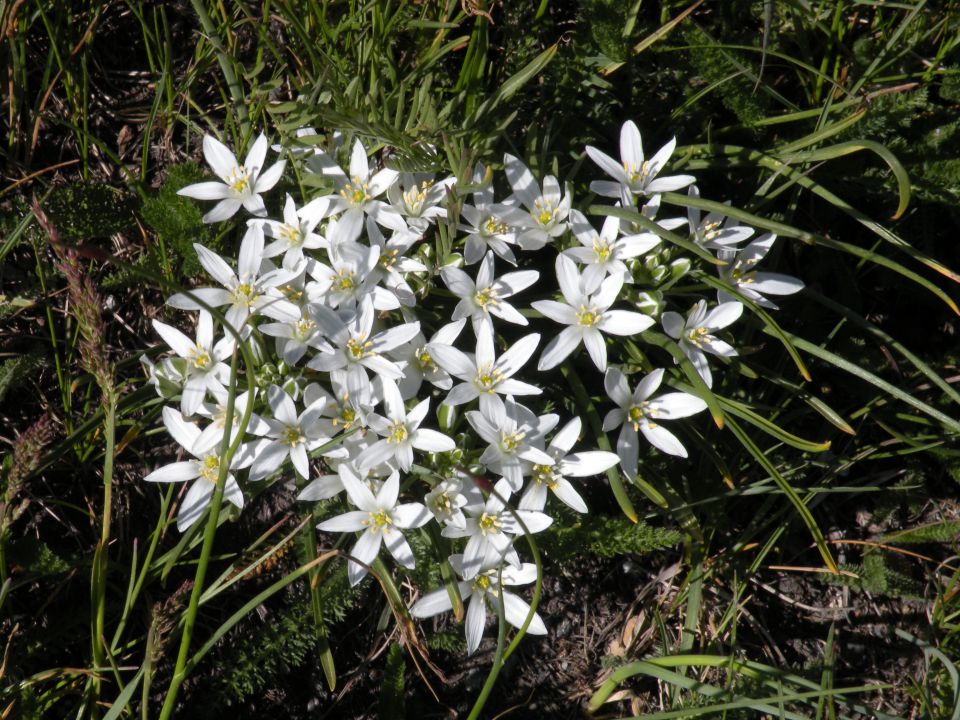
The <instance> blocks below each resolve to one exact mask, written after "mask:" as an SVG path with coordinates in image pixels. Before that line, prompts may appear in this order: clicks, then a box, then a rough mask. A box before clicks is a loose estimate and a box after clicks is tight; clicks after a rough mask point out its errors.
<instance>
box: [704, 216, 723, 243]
mask: <svg viewBox="0 0 960 720" xmlns="http://www.w3.org/2000/svg"><path fill="white" fill-rule="evenodd" d="M700 232H701V234H702V235H703V239H704V240H713V239H714V238H715V237H716V236H717V235H719V234H720V223H719V222H718V221H717V220H711V221H710V222H705V223H703V225H701V230H700Z"/></svg>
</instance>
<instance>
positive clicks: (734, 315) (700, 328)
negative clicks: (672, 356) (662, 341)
mask: <svg viewBox="0 0 960 720" xmlns="http://www.w3.org/2000/svg"><path fill="white" fill-rule="evenodd" d="M742 314H743V305H742V304H740V303H738V302H725V303H721V304H720V305H717V306H716V307H715V308H713V309H712V310H710V311H708V310H707V301H706V300H700V301H699V302H698V303H697V304H696V305H694V306H693V309H691V310H690V315H689V316H688V317H687V318H686V320H684V318H683V316H682V315H681V314H680V313H676V312H672V311H670V312H665V313H664V314H663V316H662V317H661V318H660V322H661V323H662V324H663V329H664V330H666V332H667V335H669V336H670V337H672V338H673V339H674V340H676V341H677V343H678V344H679V345H680V349H681V350H683V354H684V355H686V356H687V357H688V358H689V359H690V362H692V363H693V366H694V367H695V368H696V369H697V372H698V373H699V374H700V377H701V378H703V382H705V383H706V384H707V387H712V386H713V375H712V374H711V372H710V364H709V363H708V362H707V355H706V353H710V354H711V355H718V356H720V357H734V356H735V355H736V354H737V351H736V350H735V349H734V348H733V346H731V345H730V344H729V343H727V342H725V341H723V340H721V339H720V338H718V337H716V336H715V335H714V334H713V333H714V331H716V330H721V329H723V328H725V327H727V326H728V325H732V324H733V323H734V322H736V321H737V320H738V319H739V317H740V316H741V315H742Z"/></svg>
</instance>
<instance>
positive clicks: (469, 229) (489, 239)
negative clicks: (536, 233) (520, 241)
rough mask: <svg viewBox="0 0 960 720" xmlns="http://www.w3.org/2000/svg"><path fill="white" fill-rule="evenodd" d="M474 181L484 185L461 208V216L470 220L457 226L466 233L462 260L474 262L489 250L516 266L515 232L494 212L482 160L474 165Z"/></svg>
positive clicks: (490, 184)
mask: <svg viewBox="0 0 960 720" xmlns="http://www.w3.org/2000/svg"><path fill="white" fill-rule="evenodd" d="M473 184H474V185H482V186H483V187H481V188H480V189H479V190H477V191H476V192H474V193H473V205H464V206H463V207H462V208H461V209H460V216H461V217H462V218H464V219H465V220H466V221H467V222H468V223H469V225H464V224H460V225H458V229H459V230H462V231H463V232H465V233H467V239H466V243H465V245H464V248H463V261H464V263H466V264H467V265H473V264H474V263H475V262H479V261H480V260H481V259H482V258H483V256H484V255H485V254H486V252H487V249H490V250H493V252H495V253H496V254H497V255H499V256H500V257H502V258H503V259H504V260H506V261H507V262H508V263H510V264H511V265H516V264H517V258H516V256H515V255H514V254H513V250H511V249H510V245H515V244H516V242H517V233H516V232H515V230H514V229H513V228H511V227H510V226H509V225H507V223H505V222H504V221H503V220H502V219H501V218H500V217H499V216H498V215H497V212H498V206H497V205H495V204H494V202H493V186H492V183H491V182H490V179H489V178H488V177H487V171H486V168H485V167H484V166H483V163H477V166H476V168H474V171H473Z"/></svg>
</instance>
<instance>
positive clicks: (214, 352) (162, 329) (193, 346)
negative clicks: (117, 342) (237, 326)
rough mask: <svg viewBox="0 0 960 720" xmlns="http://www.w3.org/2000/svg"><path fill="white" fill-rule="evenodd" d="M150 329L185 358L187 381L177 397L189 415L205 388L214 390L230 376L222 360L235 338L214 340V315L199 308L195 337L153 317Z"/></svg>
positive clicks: (181, 406)
mask: <svg viewBox="0 0 960 720" xmlns="http://www.w3.org/2000/svg"><path fill="white" fill-rule="evenodd" d="M153 329H154V330H156V331H157V334H158V335H159V336H160V337H162V338H163V340H164V342H165V343H167V345H169V346H170V349H171V350H173V351H174V352H175V353H176V354H177V355H178V356H179V357H181V358H183V359H184V360H186V382H184V384H183V392H182V394H181V397H180V411H181V412H182V413H183V414H184V415H186V416H187V417H189V416H190V415H193V414H194V413H195V412H196V411H197V409H198V408H199V407H200V403H202V402H203V398H204V396H205V395H206V394H207V390H210V391H211V392H216V391H217V390H219V389H221V388H222V387H223V386H224V384H226V383H227V382H228V381H229V380H230V368H229V366H227V364H226V363H225V362H223V360H224V359H225V358H226V357H227V356H228V355H230V353H232V352H233V345H234V340H233V338H232V337H230V336H227V337H224V338H222V339H221V340H220V341H219V342H217V343H216V344H214V342H213V317H211V315H210V313H208V312H207V311H206V310H201V311H200V316H199V319H198V320H197V339H196V341H194V340H191V339H190V338H188V337H187V336H186V335H184V334H183V333H182V332H180V331H179V330H177V329H176V328H175V327H172V326H170V325H167V324H166V323H162V322H160V321H159V320H154V321H153Z"/></svg>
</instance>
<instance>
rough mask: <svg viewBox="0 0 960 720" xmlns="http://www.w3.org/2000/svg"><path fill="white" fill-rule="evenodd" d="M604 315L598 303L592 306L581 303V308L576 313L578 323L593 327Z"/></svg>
mask: <svg viewBox="0 0 960 720" xmlns="http://www.w3.org/2000/svg"><path fill="white" fill-rule="evenodd" d="M602 315H603V313H601V312H600V310H599V308H597V306H596V305H591V306H590V307H587V306H586V305H581V306H580V309H579V310H578V311H577V313H576V318H577V325H580V326H582V327H593V326H594V325H596V324H597V323H599V322H600V319H601V317H602Z"/></svg>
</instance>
